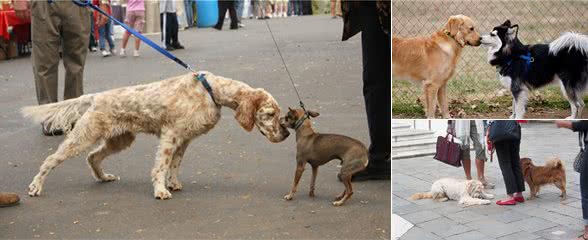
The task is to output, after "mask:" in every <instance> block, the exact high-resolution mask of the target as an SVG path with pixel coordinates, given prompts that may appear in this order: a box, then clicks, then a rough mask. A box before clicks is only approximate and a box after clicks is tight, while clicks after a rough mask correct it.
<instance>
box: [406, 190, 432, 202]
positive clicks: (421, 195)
mask: <svg viewBox="0 0 588 240" xmlns="http://www.w3.org/2000/svg"><path fill="white" fill-rule="evenodd" d="M432 198H433V194H432V193H430V192H426V193H415V194H413V195H412V196H410V200H413V201H414V200H420V199H432Z"/></svg>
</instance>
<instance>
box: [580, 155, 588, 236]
mask: <svg viewBox="0 0 588 240" xmlns="http://www.w3.org/2000/svg"><path fill="white" fill-rule="evenodd" d="M583 157H584V159H583V161H584V164H583V165H582V170H581V171H580V195H581V196H582V218H584V235H583V237H584V238H586V239H588V164H586V163H588V154H584V155H583ZM578 239H582V236H580V237H578Z"/></svg>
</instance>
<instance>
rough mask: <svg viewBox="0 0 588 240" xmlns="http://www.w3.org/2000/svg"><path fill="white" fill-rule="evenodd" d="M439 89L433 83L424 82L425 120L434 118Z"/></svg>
mask: <svg viewBox="0 0 588 240" xmlns="http://www.w3.org/2000/svg"><path fill="white" fill-rule="evenodd" d="M438 91H439V87H438V86H437V85H435V84H434V83H431V82H428V81H426V82H425V83H424V84H423V92H424V95H425V114H426V117H427V118H435V109H436V108H437V102H436V101H435V100H436V97H437V92H438Z"/></svg>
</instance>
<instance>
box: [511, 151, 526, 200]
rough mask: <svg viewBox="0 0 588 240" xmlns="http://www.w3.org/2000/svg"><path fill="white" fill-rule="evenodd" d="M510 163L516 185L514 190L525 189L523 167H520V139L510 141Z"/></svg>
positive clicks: (521, 190)
mask: <svg viewBox="0 0 588 240" xmlns="http://www.w3.org/2000/svg"><path fill="white" fill-rule="evenodd" d="M511 146H512V147H511V152H510V156H511V159H512V161H511V164H512V170H513V173H514V176H515V184H516V186H517V191H516V192H524V191H525V178H524V176H523V168H521V156H520V155H519V153H520V149H521V141H520V140H515V141H512V142H511Z"/></svg>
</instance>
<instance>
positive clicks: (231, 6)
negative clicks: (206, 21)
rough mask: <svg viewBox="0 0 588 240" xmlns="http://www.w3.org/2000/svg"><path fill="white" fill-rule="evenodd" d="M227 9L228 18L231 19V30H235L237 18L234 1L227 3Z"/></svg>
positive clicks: (237, 22)
mask: <svg viewBox="0 0 588 240" xmlns="http://www.w3.org/2000/svg"><path fill="white" fill-rule="evenodd" d="M227 6H228V9H229V16H230V17H231V29H237V28H238V27H239V26H238V24H239V19H238V18H237V10H236V9H235V1H227Z"/></svg>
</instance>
